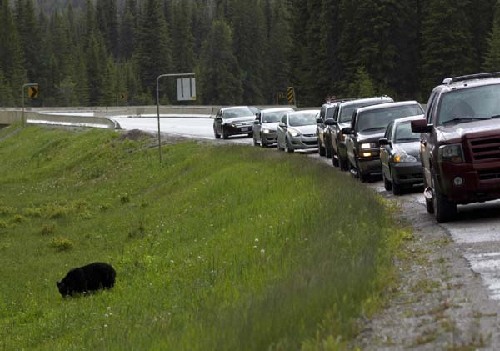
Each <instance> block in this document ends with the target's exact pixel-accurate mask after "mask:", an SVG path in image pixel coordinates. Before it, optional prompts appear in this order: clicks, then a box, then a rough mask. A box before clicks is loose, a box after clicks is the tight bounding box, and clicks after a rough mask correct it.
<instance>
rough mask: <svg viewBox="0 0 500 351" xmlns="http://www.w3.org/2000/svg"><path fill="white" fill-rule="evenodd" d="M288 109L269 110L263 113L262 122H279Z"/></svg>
mask: <svg viewBox="0 0 500 351" xmlns="http://www.w3.org/2000/svg"><path fill="white" fill-rule="evenodd" d="M285 113H286V111H276V112H267V113H265V114H262V123H276V122H279V121H280V119H281V117H282V116H283V115H284V114H285Z"/></svg>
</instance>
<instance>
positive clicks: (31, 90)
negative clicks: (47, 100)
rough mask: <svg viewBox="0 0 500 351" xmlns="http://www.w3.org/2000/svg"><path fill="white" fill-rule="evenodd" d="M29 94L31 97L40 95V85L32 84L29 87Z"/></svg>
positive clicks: (34, 97)
mask: <svg viewBox="0 0 500 351" xmlns="http://www.w3.org/2000/svg"><path fill="white" fill-rule="evenodd" d="M28 96H29V97H30V98H31V99H36V98H37V97H38V85H32V86H29V87H28Z"/></svg>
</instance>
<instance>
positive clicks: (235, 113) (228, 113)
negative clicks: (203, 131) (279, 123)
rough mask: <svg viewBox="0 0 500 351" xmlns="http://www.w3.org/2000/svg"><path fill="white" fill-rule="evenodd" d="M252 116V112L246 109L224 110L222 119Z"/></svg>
mask: <svg viewBox="0 0 500 351" xmlns="http://www.w3.org/2000/svg"><path fill="white" fill-rule="evenodd" d="M253 115H254V113H253V111H252V110H251V109H249V108H247V107H245V108H233V109H226V110H225V111H224V118H237V117H247V116H253Z"/></svg>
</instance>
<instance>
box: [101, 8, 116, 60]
mask: <svg viewBox="0 0 500 351" xmlns="http://www.w3.org/2000/svg"><path fill="white" fill-rule="evenodd" d="M96 20H97V27H98V29H99V30H100V32H101V35H102V36H103V39H104V43H105V46H106V48H107V50H108V52H110V53H111V54H112V55H113V57H118V48H119V47H118V41H117V40H116V38H118V13H117V8H116V0H97V1H96Z"/></svg>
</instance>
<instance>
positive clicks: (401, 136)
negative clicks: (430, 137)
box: [394, 121, 420, 143]
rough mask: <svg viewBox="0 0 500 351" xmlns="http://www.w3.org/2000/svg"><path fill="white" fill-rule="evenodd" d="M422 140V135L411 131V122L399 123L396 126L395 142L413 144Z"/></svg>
mask: <svg viewBox="0 0 500 351" xmlns="http://www.w3.org/2000/svg"><path fill="white" fill-rule="evenodd" d="M419 140H420V133H413V132H412V131H411V121H408V122H402V123H398V124H397V125H396V132H395V135H394V141H395V142H396V143H411V142H414V141H419Z"/></svg>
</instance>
